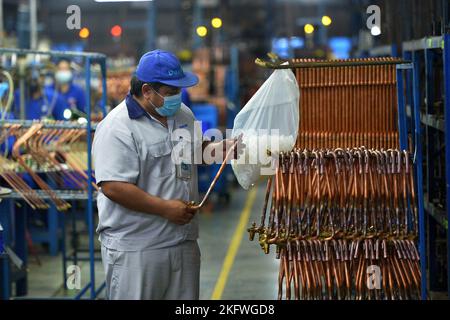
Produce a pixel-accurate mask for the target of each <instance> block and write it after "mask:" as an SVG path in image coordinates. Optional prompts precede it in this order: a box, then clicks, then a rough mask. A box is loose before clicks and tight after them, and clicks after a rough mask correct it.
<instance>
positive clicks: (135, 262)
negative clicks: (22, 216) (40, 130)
mask: <svg viewBox="0 0 450 320" xmlns="http://www.w3.org/2000/svg"><path fill="white" fill-rule="evenodd" d="M197 83H198V78H197V76H195V75H194V74H191V73H185V72H183V70H182V68H181V65H180V62H179V61H178V59H177V58H176V57H175V55H173V54H172V53H169V52H166V51H162V50H154V51H151V52H148V53H146V54H145V55H144V56H142V57H141V59H140V61H139V64H138V66H137V69H136V73H135V76H134V77H133V78H132V79H131V89H130V93H129V94H128V95H127V97H126V99H125V100H124V101H123V102H122V103H120V104H119V105H118V106H117V107H115V108H114V109H113V110H112V111H111V112H110V113H109V114H108V115H107V116H106V117H105V119H104V120H103V121H102V122H101V123H100V124H99V125H98V126H97V129H96V133H95V137H94V142H93V150H92V152H93V159H94V166H95V177H96V181H97V184H98V185H99V186H100V192H99V195H98V199H97V204H98V211H99V225H98V228H97V232H98V233H99V235H100V236H99V238H100V242H101V244H102V260H103V264H104V268H105V274H106V291H107V298H108V299H198V298H199V274H200V250H199V247H198V244H197V238H198V222H197V216H196V215H195V213H196V210H194V209H192V208H191V207H190V206H189V205H188V202H189V201H196V202H197V201H198V185H197V183H198V182H197V168H196V165H195V164H192V163H191V164H184V163H183V164H175V163H174V162H173V161H172V157H171V155H172V151H173V150H174V147H175V146H177V145H178V143H189V144H190V145H191V146H192V149H191V150H192V151H193V152H197V151H199V152H200V153H201V152H202V148H204V147H205V146H206V145H207V144H210V147H211V148H212V149H214V150H215V152H221V153H222V154H224V152H223V151H224V149H227V148H229V147H231V145H232V144H233V143H234V140H222V141H220V142H209V143H203V142H202V140H201V135H202V134H201V126H200V127H199V130H200V132H197V130H196V129H195V127H194V120H195V119H194V116H193V114H192V112H191V111H190V110H189V109H188V108H187V107H186V106H185V105H184V104H182V102H181V93H180V91H181V88H184V87H190V86H194V85H196V84H197ZM178 128H183V129H186V130H187V131H188V132H189V133H190V136H191V137H199V138H200V139H195V138H194V139H192V141H185V140H183V141H179V140H178V141H177V138H178V137H177V136H176V135H174V132H175V130H176V129H178ZM174 136H175V137H174ZM174 138H175V139H174ZM201 154H202V153H201Z"/></svg>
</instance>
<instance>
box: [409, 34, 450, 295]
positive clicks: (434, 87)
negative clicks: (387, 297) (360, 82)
mask: <svg viewBox="0 0 450 320" xmlns="http://www.w3.org/2000/svg"><path fill="white" fill-rule="evenodd" d="M403 57H404V59H408V60H411V61H412V62H413V64H414V72H413V73H412V74H409V75H408V76H407V80H406V81H407V82H409V83H410V84H411V87H410V88H411V90H410V91H408V92H407V97H408V98H407V99H408V100H409V101H408V105H409V106H411V105H412V106H413V108H409V110H408V111H409V112H407V113H408V114H409V115H410V116H411V118H414V119H416V121H415V124H414V130H415V132H416V133H417V132H419V133H420V131H421V127H423V128H424V133H425V134H424V135H423V136H422V135H420V134H416V136H415V139H414V144H415V146H416V156H417V159H416V161H417V164H418V165H416V170H417V172H418V173H419V174H422V173H426V175H425V177H426V179H425V180H424V183H425V184H424V186H425V189H426V193H424V198H423V206H424V208H425V210H426V212H427V214H428V215H427V217H432V219H427V222H428V223H427V224H425V221H424V223H423V226H421V228H423V229H424V231H425V227H427V228H426V235H427V238H428V247H425V244H421V250H424V251H425V250H426V251H427V253H428V254H427V258H428V261H427V262H428V265H427V267H428V268H426V269H425V270H424V271H423V272H422V274H423V275H424V276H422V280H424V281H428V283H426V284H425V285H426V287H427V289H429V290H430V291H433V290H434V289H435V285H436V283H437V282H436V277H437V275H436V273H437V272H436V268H437V261H436V258H437V257H436V254H435V253H436V250H437V249H436V241H435V238H436V234H435V232H436V231H435V230H436V226H435V224H436V223H437V224H439V225H440V226H441V227H442V228H443V229H445V230H446V232H447V235H446V236H447V266H448V261H450V237H449V234H448V219H449V217H450V148H445V147H442V145H445V146H449V145H450V114H449V112H450V35H449V34H446V35H443V36H439V37H429V38H423V39H419V40H413V41H407V42H404V43H403ZM436 65H437V66H438V68H439V69H438V68H437V67H436ZM422 68H423V70H424V73H423V74H424V77H423V78H422V77H421V76H420V71H421V70H422ZM440 68H442V69H441V70H440ZM440 71H442V84H443V85H442V87H441V88H439V87H438V84H439V82H437V81H436V80H435V79H436V78H435V77H436V74H437V72H440ZM421 88H425V90H424V92H422V90H421ZM439 90H441V92H440V93H441V94H440V95H441V97H442V99H443V107H442V108H441V109H443V113H442V110H438V108H437V106H436V98H437V94H438V93H439ZM422 104H424V107H425V108H424V109H425V110H421V107H422ZM411 109H412V110H411ZM422 109H423V108H422ZM439 111H441V114H439ZM440 136H444V143H442V142H441V144H440V145H436V141H439V137H440ZM422 139H423V140H424V142H425V144H424V151H425V152H424V156H425V162H422V161H420V160H419V156H420V157H421V156H422V147H423V146H422V144H423V141H422ZM444 149H445V150H444ZM442 153H444V155H445V157H444V158H445V160H444V166H445V176H444V177H443V180H444V183H445V200H446V203H445V204H444V203H439V204H440V206H438V205H437V203H438V202H439V201H438V199H436V198H435V197H436V196H437V195H438V191H439V190H437V189H436V185H435V183H433V178H434V177H435V170H436V169H437V166H438V165H439V164H438V163H437V162H438V157H437V155H439V154H442ZM424 170H426V171H424ZM417 183H418V184H419V181H418V182H417ZM420 189H422V188H420ZM419 192H420V191H419ZM447 294H448V297H450V270H449V268H448V267H447ZM427 296H428V295H427Z"/></svg>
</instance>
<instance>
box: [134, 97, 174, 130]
mask: <svg viewBox="0 0 450 320" xmlns="http://www.w3.org/2000/svg"><path fill="white" fill-rule="evenodd" d="M125 104H126V106H127V110H128V117H130V119H139V118H141V117H147V118H148V119H150V120H154V121H156V122H158V123H160V124H161V125H162V126H164V125H163V124H162V123H161V121H159V120H158V119H156V118H155V117H153V116H152V115H150V114H149V113H148V112H147V111H145V110H144V108H142V106H141V105H140V104H139V102H137V101H136V99H134V98H133V96H132V95H131V93H130V92H128V94H127V97H126V99H125ZM173 120H174V119H173V116H171V117H167V125H168V126H169V129H171V128H172V127H173V122H174V121H173Z"/></svg>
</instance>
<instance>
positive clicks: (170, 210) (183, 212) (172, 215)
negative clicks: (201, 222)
mask: <svg viewBox="0 0 450 320" xmlns="http://www.w3.org/2000/svg"><path fill="white" fill-rule="evenodd" d="M196 211H197V210H196V209H193V208H192V207H190V206H189V204H188V203H186V202H184V201H181V200H167V209H166V210H165V212H164V213H163V214H162V215H163V217H164V218H166V219H167V220H169V221H170V222H173V223H175V224H179V225H183V224H186V223H189V222H190V221H191V220H192V218H193V217H194V215H195V212H196Z"/></svg>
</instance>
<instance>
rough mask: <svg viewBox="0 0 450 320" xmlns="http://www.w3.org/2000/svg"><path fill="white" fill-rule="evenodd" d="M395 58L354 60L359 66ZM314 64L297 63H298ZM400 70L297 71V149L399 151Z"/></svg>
mask: <svg viewBox="0 0 450 320" xmlns="http://www.w3.org/2000/svg"><path fill="white" fill-rule="evenodd" d="M391 60H392V61H394V59H393V58H377V59H375V58H374V59H364V60H363V59H353V60H345V61H354V62H358V61H359V62H364V61H365V62H367V63H370V62H372V63H374V62H377V61H379V62H384V61H391ZM305 61H306V62H310V63H313V62H311V61H310V60H302V59H297V60H294V63H299V62H305ZM395 70H396V69H395V64H379V65H355V66H339V61H336V66H333V67H320V68H316V67H311V68H301V69H296V76H297V82H298V84H299V87H300V124H299V128H300V130H299V135H298V138H297V143H296V147H297V148H309V149H314V148H351V147H355V146H366V147H367V148H376V149H380V148H396V147H397V146H398V133H397V107H396V105H397V104H396V93H397V89H396V73H395Z"/></svg>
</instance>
